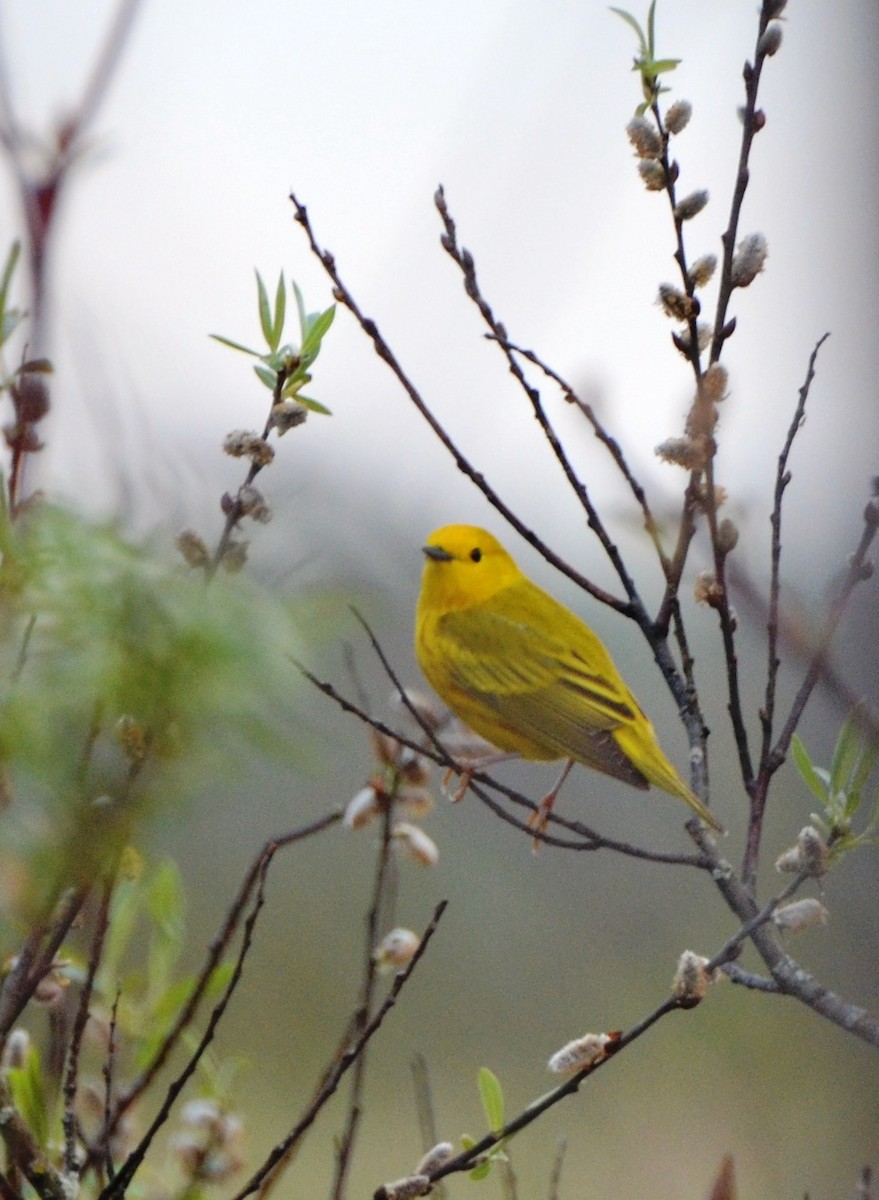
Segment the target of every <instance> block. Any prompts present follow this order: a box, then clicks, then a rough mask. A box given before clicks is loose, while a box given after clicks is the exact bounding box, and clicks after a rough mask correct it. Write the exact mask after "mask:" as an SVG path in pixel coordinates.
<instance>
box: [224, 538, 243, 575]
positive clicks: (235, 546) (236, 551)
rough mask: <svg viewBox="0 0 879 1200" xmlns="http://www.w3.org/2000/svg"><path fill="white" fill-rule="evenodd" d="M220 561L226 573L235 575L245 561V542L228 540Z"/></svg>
mask: <svg viewBox="0 0 879 1200" xmlns="http://www.w3.org/2000/svg"><path fill="white" fill-rule="evenodd" d="M220 561H221V564H222V567H223V570H224V571H225V572H226V573H227V574H228V575H237V574H238V572H239V571H240V570H242V568H243V567H244V566H245V564H246V563H247V542H229V543H228V545H227V546H226V549H225V550H224V551H223V557H222V559H221V560H220Z"/></svg>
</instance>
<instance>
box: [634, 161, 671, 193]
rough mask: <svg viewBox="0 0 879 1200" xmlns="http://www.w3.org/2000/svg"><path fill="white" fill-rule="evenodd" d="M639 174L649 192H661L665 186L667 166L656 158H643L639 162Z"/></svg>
mask: <svg viewBox="0 0 879 1200" xmlns="http://www.w3.org/2000/svg"><path fill="white" fill-rule="evenodd" d="M638 174H639V175H640V176H641V180H642V182H643V184H644V186H645V187H646V188H647V191H648V192H661V191H662V189H663V188H664V187H665V182H666V174H665V167H664V166H663V165H662V163H661V162H659V160H658V159H655V158H642V159H641V161H640V162H639V163H638Z"/></svg>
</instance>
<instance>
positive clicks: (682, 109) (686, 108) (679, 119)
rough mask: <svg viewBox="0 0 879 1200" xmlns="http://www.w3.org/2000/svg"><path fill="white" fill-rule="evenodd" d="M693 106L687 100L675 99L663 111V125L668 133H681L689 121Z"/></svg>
mask: <svg viewBox="0 0 879 1200" xmlns="http://www.w3.org/2000/svg"><path fill="white" fill-rule="evenodd" d="M692 115H693V106H692V104H691V103H690V101H689V100H675V102H674V104H670V105H669V106H668V109H667V110H666V113H665V127H666V129H667V130H668V132H669V133H682V132H683V131H684V130H685V129H686V127H687V126H688V125H689V123H690V117H692Z"/></svg>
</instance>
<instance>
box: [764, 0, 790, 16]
mask: <svg viewBox="0 0 879 1200" xmlns="http://www.w3.org/2000/svg"><path fill="white" fill-rule="evenodd" d="M786 8H787V0H763V15H764V16H765V17H766V20H767V21H771V20H773V18H775V17H778V16H780V15H781V14H782V13H783V12H784V10H785V9H786Z"/></svg>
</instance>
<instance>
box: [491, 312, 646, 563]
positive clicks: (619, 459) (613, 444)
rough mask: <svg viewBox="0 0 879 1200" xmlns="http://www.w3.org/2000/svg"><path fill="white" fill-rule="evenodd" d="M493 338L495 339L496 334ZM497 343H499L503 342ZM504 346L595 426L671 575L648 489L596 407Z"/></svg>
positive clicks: (528, 354)
mask: <svg viewBox="0 0 879 1200" xmlns="http://www.w3.org/2000/svg"><path fill="white" fill-rule="evenodd" d="M492 337H494V335H493V334H492ZM495 340H498V341H499V340H500V339H495ZM502 344H503V346H504V348H505V349H506V350H507V351H509V352H511V353H513V354H518V355H519V356H520V357H522V358H525V359H527V360H528V362H530V363H533V364H534V366H535V367H538V368H539V369H540V370H541V371H542V372H543V373H544V375H546V377H547V379H551V380H552V381H553V383H555V384H556V385H557V386H558V388H559V389H560V391H561V392H562V395H563V396H564V399H565V400H566V401H567V403H568V404H573V405H574V407H575V408H577V409H579V411H580V412H581V413H582V414H583V416H584V417H585V418H586V420H587V421H588V422H589V424H590V425H591V426H592V432H593V433H594V434H595V436H596V438H597V439H598V440H599V441H600V442H601V444H602V445H603V446H604V447H605V449H606V450H607V452H608V454H610V456H611V458H612V459H613V461H614V463H615V464H616V466H617V468H618V469H619V471H620V474H621V475H622V476H623V478H624V479H625V481H626V483H627V484H628V485H629V488H630V490H631V492H632V495H633V496H634V497H635V499H636V501H637V502H638V505H639V507H640V509H641V513H642V515H643V517H644V529H645V530H646V532H647V534H648V535H649V537H650V540H651V541H652V542H653V545H654V546H655V548H656V553H657V555H658V556H659V561H660V563H661V564H662V568H663V570H664V571H667V570H668V556H667V555H666V553H665V549H664V547H663V545H662V538H661V536H660V532H659V525H658V523H657V521H656V518H655V517H654V516H653V512H652V510H651V508H650V504H649V503H648V500H647V493H646V492H645V491H644V488H643V487H642V486H641V484H640V483H639V482H638V480H637V479H636V478H635V476H634V474H633V473H632V470H631V468H630V467H629V464H628V463H627V462H626V457H625V455H624V454H623V451H622V448H621V446H620V444H619V442H618V441H617V440H616V438H615V437H612V436H611V435H610V434H609V433H608V432H607V430H606V429H605V428H604V425H603V424H602V422H601V421H600V420H599V419H598V417H597V416H596V414H595V410H594V409H593V407H592V405H591V404H587V403H586V401H585V400H583V399H582V398H581V397H580V396H578V395H577V393H576V392H575V391H574V389H573V388H572V387H571V385H570V384H569V383H568V382H567V380H565V379H564V378H563V377H562V376H561V375H560V374H559V373H558V371H555V370H554V369H553V368H552V367H551V366H549V364H548V363H546V362H544V361H543V359H542V358H541V357H540V356H539V355H538V354H536V353H535V352H534V351H533V350H526V349H525V348H524V347H523V346H517V345H516V344H515V342H511V341H505V342H503V343H502Z"/></svg>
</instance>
